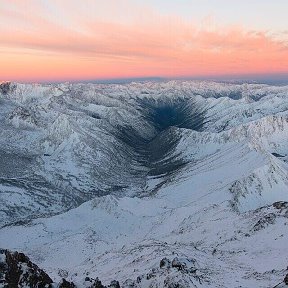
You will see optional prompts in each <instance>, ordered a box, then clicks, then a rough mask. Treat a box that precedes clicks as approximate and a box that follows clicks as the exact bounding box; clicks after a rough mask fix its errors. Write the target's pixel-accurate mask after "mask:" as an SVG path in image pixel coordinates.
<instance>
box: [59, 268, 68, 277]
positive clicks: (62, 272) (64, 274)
mask: <svg viewBox="0 0 288 288" xmlns="http://www.w3.org/2000/svg"><path fill="white" fill-rule="evenodd" d="M58 275H59V276H60V277H62V278H67V277H68V271H66V270H64V269H59V270H58Z"/></svg>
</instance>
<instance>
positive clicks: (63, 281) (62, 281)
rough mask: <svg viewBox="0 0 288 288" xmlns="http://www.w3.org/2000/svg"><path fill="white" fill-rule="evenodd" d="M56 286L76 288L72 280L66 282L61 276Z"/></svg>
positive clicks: (59, 287)
mask: <svg viewBox="0 0 288 288" xmlns="http://www.w3.org/2000/svg"><path fill="white" fill-rule="evenodd" d="M58 288H76V285H75V284H74V283H73V282H68V281H67V280H65V279H64V278H62V280H61V282H60V283H59V285H58Z"/></svg>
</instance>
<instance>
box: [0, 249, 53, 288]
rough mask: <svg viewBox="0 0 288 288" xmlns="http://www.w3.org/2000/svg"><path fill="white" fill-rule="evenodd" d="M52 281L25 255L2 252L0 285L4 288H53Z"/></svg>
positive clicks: (0, 252) (7, 251) (0, 257)
mask: <svg viewBox="0 0 288 288" xmlns="http://www.w3.org/2000/svg"><path fill="white" fill-rule="evenodd" d="M52 282H53V281H52V279H51V278H50V277H49V276H48V275H47V274H46V273H45V272H44V271H43V270H41V269H40V268H39V267H38V266H37V265H35V264H34V263H32V262H31V261H30V259H29V258H28V257H27V256H26V255H24V254H23V253H18V252H11V251H9V250H3V249H1V250H0V284H2V285H3V287H9V288H14V287H15V288H18V287H31V288H33V287H35V288H36V287H37V288H48V287H52V286H51V284H52Z"/></svg>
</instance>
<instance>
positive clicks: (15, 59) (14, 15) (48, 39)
mask: <svg viewBox="0 0 288 288" xmlns="http://www.w3.org/2000/svg"><path fill="white" fill-rule="evenodd" d="M287 11H288V1H287V0H277V1H273V0H241V1H238V0H177V1H176V0H145V1H144V0H81V1H79V0H0V36H1V38H0V80H11V81H21V82H42V81H84V80H85V81H86V80H99V79H100V80H101V79H117V78H138V77H141V78H143V77H163V78H189V77H191V78H201V77H203V78H205V77H206V78H207V77H222V76H223V77H224V76H225V77H227V76H228V77H231V78H233V77H237V76H239V75H242V76H243V75H247V77H249V75H254V76H255V75H256V76H257V77H259V75H274V76H273V77H275V75H276V76H277V75H282V76H283V75H288V17H287ZM251 77H252V76H251Z"/></svg>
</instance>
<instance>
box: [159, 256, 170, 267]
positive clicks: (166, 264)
mask: <svg viewBox="0 0 288 288" xmlns="http://www.w3.org/2000/svg"><path fill="white" fill-rule="evenodd" d="M160 268H163V269H165V268H166V269H167V268H171V261H170V260H169V259H168V258H163V259H162V260H161V261H160Z"/></svg>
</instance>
